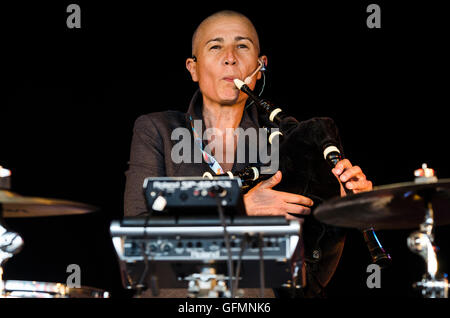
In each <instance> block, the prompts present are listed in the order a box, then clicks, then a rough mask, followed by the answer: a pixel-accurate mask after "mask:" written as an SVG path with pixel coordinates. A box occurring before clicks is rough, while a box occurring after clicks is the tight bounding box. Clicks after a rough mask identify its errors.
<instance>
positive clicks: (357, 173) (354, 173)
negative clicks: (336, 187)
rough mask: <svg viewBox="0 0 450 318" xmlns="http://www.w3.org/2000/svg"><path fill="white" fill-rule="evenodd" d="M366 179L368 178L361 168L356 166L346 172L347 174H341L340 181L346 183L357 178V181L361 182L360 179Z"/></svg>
mask: <svg viewBox="0 0 450 318" xmlns="http://www.w3.org/2000/svg"><path fill="white" fill-rule="evenodd" d="M365 177H366V176H365V175H364V173H363V172H362V170H361V168H360V167H359V166H354V167H351V168H349V169H347V170H345V172H344V173H343V174H341V176H340V177H339V179H340V180H341V181H342V182H346V181H348V180H350V179H353V178H356V179H357V180H359V179H364V178H365Z"/></svg>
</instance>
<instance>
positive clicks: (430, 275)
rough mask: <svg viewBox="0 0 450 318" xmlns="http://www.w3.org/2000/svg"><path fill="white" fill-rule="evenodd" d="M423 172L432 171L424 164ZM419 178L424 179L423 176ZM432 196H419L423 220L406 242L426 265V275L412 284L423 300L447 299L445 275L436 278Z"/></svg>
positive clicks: (431, 192)
mask: <svg viewBox="0 0 450 318" xmlns="http://www.w3.org/2000/svg"><path fill="white" fill-rule="evenodd" d="M423 170H424V171H427V170H432V169H428V168H427V166H426V165H425V164H424V165H423ZM431 174H432V175H429V176H428V175H427V176H425V177H426V178H431V177H434V172H432V173H431ZM416 176H417V175H416ZM420 177H421V178H422V179H424V176H420ZM419 182H422V181H419ZM431 182H432V181H431ZM432 194H433V190H431V191H426V192H423V193H420V194H419V195H420V196H421V197H422V198H423V200H424V203H425V219H424V221H423V223H422V224H421V225H420V230H419V231H416V232H413V233H412V234H411V235H410V236H409V237H408V240H407V243H408V247H409V249H410V250H411V251H413V252H414V253H417V254H419V255H420V256H422V257H423V259H424V260H425V263H426V265H427V273H425V274H424V275H423V277H422V280H421V281H420V282H417V283H414V284H413V287H414V288H416V289H420V290H421V291H422V296H424V297H425V298H448V280H447V278H445V275H444V277H443V278H442V279H438V278H437V277H436V273H437V271H438V261H437V255H436V249H437V247H436V246H435V245H434V211H433V205H432V202H431V197H432Z"/></svg>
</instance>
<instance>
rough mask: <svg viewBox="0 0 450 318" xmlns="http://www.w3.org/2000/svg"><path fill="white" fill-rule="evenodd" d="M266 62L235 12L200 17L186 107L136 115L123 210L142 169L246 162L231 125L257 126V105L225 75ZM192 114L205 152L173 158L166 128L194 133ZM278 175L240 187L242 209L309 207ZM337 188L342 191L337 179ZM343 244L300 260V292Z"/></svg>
mask: <svg viewBox="0 0 450 318" xmlns="http://www.w3.org/2000/svg"><path fill="white" fill-rule="evenodd" d="M267 64H268V59H267V57H266V56H264V55H260V44H259V38H258V34H257V32H256V29H255V27H254V26H253V24H252V22H251V21H250V20H249V19H248V18H247V17H245V16H244V15H242V14H241V13H238V12H235V11H220V12H217V13H215V14H213V15H211V16H209V17H207V18H206V19H205V20H203V21H202V22H201V23H200V25H199V26H198V27H197V29H196V30H195V32H194V34H193V36H192V56H191V57H189V58H187V60H186V68H187V70H188V71H189V73H190V75H191V78H192V80H193V81H194V82H196V83H198V87H199V89H198V90H197V92H196V93H195V94H194V96H193V98H192V100H191V103H190V105H189V108H188V110H187V112H186V113H182V112H176V111H165V112H158V113H151V114H147V115H144V116H141V117H139V118H138V119H137V120H136V123H135V127H134V134H133V140H132V146H131V155H130V162H129V169H128V171H127V173H126V176H127V181H126V189H125V215H126V216H135V215H138V214H140V213H142V212H145V211H146V210H147V209H146V204H145V199H144V195H143V193H142V184H143V181H144V179H145V178H146V177H150V176H155V177H156V176H202V175H203V174H204V173H205V172H211V173H212V172H214V173H216V174H222V173H226V172H227V171H231V172H236V171H239V170H242V169H243V168H245V167H246V166H248V165H249V164H250V163H251V162H250V161H249V160H248V156H244V157H245V158H246V160H244V162H241V161H238V160H236V159H237V158H239V156H238V155H239V154H238V152H239V151H241V149H244V151H247V152H248V149H249V146H250V145H248V143H247V141H244V140H239V134H235V133H234V132H235V130H236V129H238V128H242V129H244V130H245V129H249V128H250V129H255V130H257V129H259V128H260V127H261V125H260V123H259V122H258V110H257V109H256V106H255V105H251V106H250V107H249V106H248V105H247V104H248V103H247V99H248V96H247V95H246V94H244V93H243V92H241V91H240V90H239V89H237V88H236V86H235V84H234V82H233V81H234V79H236V78H237V79H240V80H244V79H246V78H247V77H249V75H251V74H252V73H254V72H255V70H258V66H260V65H263V66H267ZM261 77H262V74H261V71H259V72H257V73H256V74H255V76H253V77H251V78H250V79H248V80H247V83H248V86H249V87H250V88H251V89H254V88H255V85H256V82H257V81H258V80H259V79H261ZM246 105H247V106H246ZM195 121H201V124H200V126H199V127H200V130H203V131H205V132H209V133H207V134H206V138H204V140H203V144H201V145H200V148H201V149H200V150H201V151H202V152H203V158H205V153H204V151H205V149H207V150H208V151H207V153H206V158H207V160H203V161H202V162H200V163H196V162H186V161H182V162H179V161H177V160H174V158H173V152H172V149H173V147H174V145H175V141H174V140H172V139H171V134H172V132H173V131H174V129H177V128H180V127H183V128H186V129H188V130H189V133H190V134H192V136H191V139H192V140H194V139H195V136H196V129H195V128H194V127H195V126H194V124H193V123H194V122H195ZM205 139H206V140H205ZM240 142H243V144H244V146H243V148H240V147H239V145H240ZM217 145H220V147H219V146H217ZM208 146H209V147H208ZM196 151H197V152H198V151H199V145H197V144H196V143H192V152H196ZM247 155H248V153H247ZM211 158H212V159H211ZM210 159H211V160H210ZM332 172H333V173H334V174H335V176H336V177H337V178H338V179H339V180H340V181H342V182H346V183H345V186H346V187H347V188H348V189H351V190H353V191H354V192H361V191H367V190H370V189H372V183H371V182H370V181H368V180H367V179H366V176H365V175H364V173H363V172H362V171H361V169H360V168H359V167H357V166H352V164H351V163H350V162H349V161H348V160H346V159H345V160H342V161H340V162H339V163H338V164H337V165H336V167H335V168H334V169H333V170H332ZM281 179H282V175H281V172H280V171H277V172H276V173H275V174H274V175H273V176H272V177H270V178H269V179H267V180H265V181H262V182H260V183H259V184H257V185H256V186H255V187H253V188H252V189H251V190H250V191H249V192H248V193H246V194H245V195H244V204H245V210H246V214H247V215H255V216H257V215H278V216H280V215H282V216H285V217H286V218H288V219H292V218H295V217H294V216H292V214H297V215H308V214H310V212H311V206H312V205H313V204H314V202H313V200H311V198H308V197H305V196H302V195H299V194H295V193H288V192H282V191H277V190H274V189H272V188H273V187H275V186H276V185H277V184H279V183H280V181H281ZM341 193H342V194H344V193H345V192H344V190H343V188H342V185H341ZM343 244H344V237H338V238H336V239H335V240H334V241H331V242H328V243H327V246H322V247H321V253H320V256H318V257H319V258H320V262H318V259H317V257H316V259H314V263H315V264H316V265H314V266H311V267H308V264H307V271H308V272H307V285H306V288H305V289H304V290H303V291H302V293H301V296H304V297H320V296H323V295H324V288H325V286H326V285H327V283H328V282H329V280H330V279H331V276H332V275H333V273H334V271H335V268H336V266H337V264H338V261H339V258H340V255H341V252H342V249H343ZM308 252H309V251H305V253H308ZM310 252H311V253H312V251H310ZM311 259H313V257H311ZM313 268H314V269H313ZM278 295H280V294H278Z"/></svg>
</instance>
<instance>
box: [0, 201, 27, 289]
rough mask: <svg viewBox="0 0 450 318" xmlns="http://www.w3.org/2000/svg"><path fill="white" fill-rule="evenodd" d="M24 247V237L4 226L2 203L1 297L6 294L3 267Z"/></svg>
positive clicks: (0, 234) (0, 230)
mask: <svg viewBox="0 0 450 318" xmlns="http://www.w3.org/2000/svg"><path fill="white" fill-rule="evenodd" d="M22 246H23V240H22V237H21V236H20V235H19V234H17V233H15V232H11V231H8V230H7V229H6V228H5V227H4V226H3V206H2V204H1V203H0V297H1V296H4V294H5V285H4V282H3V266H4V264H5V263H6V262H7V261H8V260H9V259H10V258H11V257H13V256H14V254H17V253H18V252H20V250H21V249H22Z"/></svg>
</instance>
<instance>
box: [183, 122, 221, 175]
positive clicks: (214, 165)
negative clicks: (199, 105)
mask: <svg viewBox="0 0 450 318" xmlns="http://www.w3.org/2000/svg"><path fill="white" fill-rule="evenodd" d="M189 120H190V122H191V128H192V133H193V134H194V141H195V143H196V144H197V146H198V147H199V148H200V151H201V152H202V155H203V159H204V160H205V162H206V163H207V164H208V165H209V167H210V168H211V170H212V171H214V173H215V174H224V173H225V172H224V170H223V169H222V167H221V166H220V164H219V162H218V161H217V160H216V158H214V156H213V155H211V154H209V153H207V152H206V151H205V150H204V149H203V140H202V138H200V136H199V135H198V134H197V132H196V131H195V128H194V124H193V123H192V121H193V120H192V116H191V115H189Z"/></svg>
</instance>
